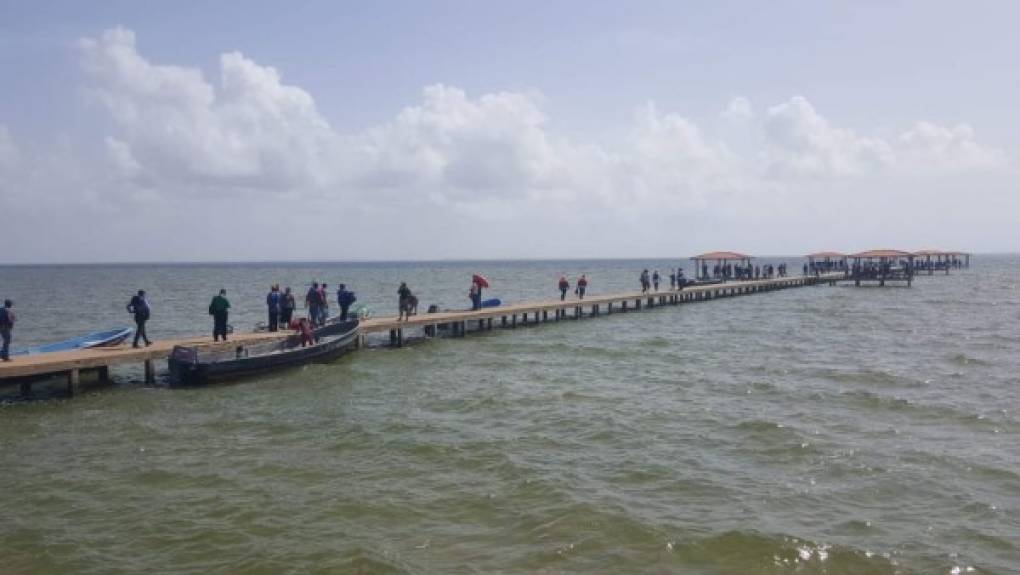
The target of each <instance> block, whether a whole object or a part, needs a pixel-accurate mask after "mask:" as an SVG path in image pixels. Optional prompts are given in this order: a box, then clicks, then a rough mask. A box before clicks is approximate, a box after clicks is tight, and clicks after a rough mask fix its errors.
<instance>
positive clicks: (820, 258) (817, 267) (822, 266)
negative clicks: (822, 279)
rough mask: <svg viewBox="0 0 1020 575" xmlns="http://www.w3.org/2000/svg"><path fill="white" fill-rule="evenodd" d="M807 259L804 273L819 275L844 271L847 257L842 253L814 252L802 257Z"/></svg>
mask: <svg viewBox="0 0 1020 575" xmlns="http://www.w3.org/2000/svg"><path fill="white" fill-rule="evenodd" d="M804 257H805V258H807V261H808V264H807V266H806V267H805V268H804V273H805V274H807V273H809V272H810V273H814V274H819V273H822V272H831V271H833V270H840V269H844V270H845V269H846V258H847V255H846V254H844V253H842V252H815V253H813V254H807V255H806V256H804Z"/></svg>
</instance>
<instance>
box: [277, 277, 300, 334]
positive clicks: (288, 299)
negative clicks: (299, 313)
mask: <svg viewBox="0 0 1020 575" xmlns="http://www.w3.org/2000/svg"><path fill="white" fill-rule="evenodd" d="M296 306H297V302H296V301H294V294H293V293H291V291H290V287H289V286H288V287H287V288H285V289H284V290H283V295H282V296H280V323H282V324H283V327H284V328H289V327H290V319H291V318H292V317H294V308H295V307H296Z"/></svg>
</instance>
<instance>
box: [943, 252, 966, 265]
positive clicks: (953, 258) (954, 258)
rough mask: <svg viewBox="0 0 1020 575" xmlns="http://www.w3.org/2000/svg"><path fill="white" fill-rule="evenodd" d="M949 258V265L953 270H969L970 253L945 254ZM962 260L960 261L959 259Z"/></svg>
mask: <svg viewBox="0 0 1020 575" xmlns="http://www.w3.org/2000/svg"><path fill="white" fill-rule="evenodd" d="M945 253H946V256H947V257H948V258H949V262H950V264H951V265H952V266H953V267H955V268H969V267H970V253H969V252H954V251H948V252H945ZM961 257H962V258H963V259H962V260H961V259H960V258H961Z"/></svg>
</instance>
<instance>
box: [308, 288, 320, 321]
mask: <svg viewBox="0 0 1020 575" xmlns="http://www.w3.org/2000/svg"><path fill="white" fill-rule="evenodd" d="M305 307H306V308H308V319H309V320H311V322H312V327H315V325H316V324H317V323H318V321H319V282H312V287H310V288H308V293H306V294H305Z"/></svg>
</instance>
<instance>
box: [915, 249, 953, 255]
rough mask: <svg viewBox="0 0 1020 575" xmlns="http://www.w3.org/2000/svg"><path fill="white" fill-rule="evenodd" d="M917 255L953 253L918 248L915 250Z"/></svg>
mask: <svg viewBox="0 0 1020 575" xmlns="http://www.w3.org/2000/svg"><path fill="white" fill-rule="evenodd" d="M914 255H915V256H948V255H952V254H951V253H950V252H944V251H942V250H917V251H916V252H914Z"/></svg>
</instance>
